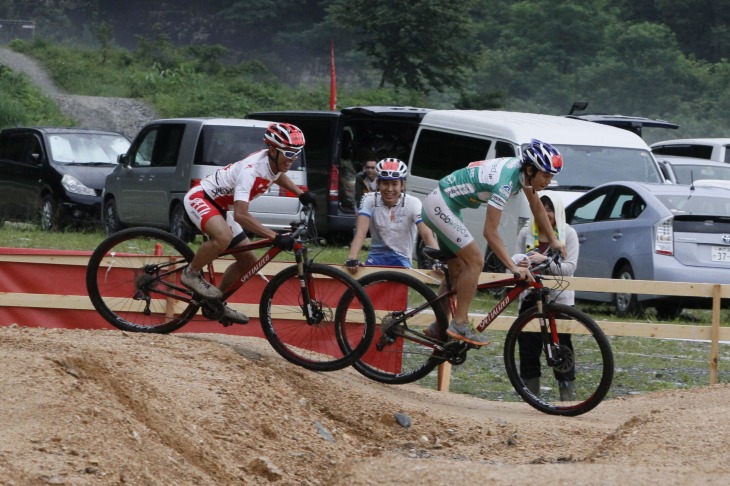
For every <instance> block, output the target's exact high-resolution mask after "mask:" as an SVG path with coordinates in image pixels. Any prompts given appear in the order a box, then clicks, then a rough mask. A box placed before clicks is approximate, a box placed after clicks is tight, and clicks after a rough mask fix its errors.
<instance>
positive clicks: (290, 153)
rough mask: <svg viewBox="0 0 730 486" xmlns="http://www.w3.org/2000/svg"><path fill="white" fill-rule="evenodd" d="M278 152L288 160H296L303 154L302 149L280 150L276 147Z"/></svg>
mask: <svg viewBox="0 0 730 486" xmlns="http://www.w3.org/2000/svg"><path fill="white" fill-rule="evenodd" d="M274 148H275V149H276V150H278V151H279V152H280V153H281V155H283V156H284V157H286V158H287V159H296V158H297V157H299V154H300V153H302V149H299V150H284V149H280V148H279V147H274Z"/></svg>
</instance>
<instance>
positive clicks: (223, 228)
mask: <svg viewBox="0 0 730 486" xmlns="http://www.w3.org/2000/svg"><path fill="white" fill-rule="evenodd" d="M183 205H184V206H185V211H186V212H187V213H188V216H189V217H190V220H191V221H192V222H193V224H195V226H196V227H197V228H198V229H199V230H200V231H201V232H203V233H205V234H207V235H208V237H209V238H208V239H207V240H206V241H204V242H203V244H202V245H200V248H199V249H198V251H197V252H196V253H195V256H194V257H193V260H192V261H191V262H190V265H189V266H188V268H187V270H186V271H185V272H183V275H182V280H181V281H182V283H183V285H185V286H186V287H188V288H190V289H192V290H193V291H195V292H197V293H198V294H200V295H202V296H203V297H206V298H208V299H220V298H221V297H222V292H220V290H218V289H217V288H215V287H213V286H212V285H211V284H209V283H208V282H207V281H206V280H205V279H204V278H203V276H202V273H201V271H202V269H203V267H205V266H206V265H208V264H210V263H211V262H212V261H213V260H215V259H216V258H217V257H218V255H219V254H220V252H221V251H223V250H224V249H225V248H227V247H228V245H229V244H230V241H231V238H233V235H232V233H231V229H230V228H229V227H228V225H227V224H226V220H225V218H224V217H223V216H222V215H221V212H220V211H219V210H218V208H216V207H214V206H213V205H212V204H211V203H210V202H209V201H208V200H207V199H205V197H204V194H203V190H202V188H201V189H200V190H199V191H191V192H188V193H187V194H186V195H185V197H184V198H183Z"/></svg>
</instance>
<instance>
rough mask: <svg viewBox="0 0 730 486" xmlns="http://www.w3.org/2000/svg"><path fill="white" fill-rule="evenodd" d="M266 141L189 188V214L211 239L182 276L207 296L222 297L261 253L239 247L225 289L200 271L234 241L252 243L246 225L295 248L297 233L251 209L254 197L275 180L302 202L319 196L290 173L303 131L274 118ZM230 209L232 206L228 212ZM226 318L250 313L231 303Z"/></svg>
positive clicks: (239, 320)
mask: <svg viewBox="0 0 730 486" xmlns="http://www.w3.org/2000/svg"><path fill="white" fill-rule="evenodd" d="M264 144H265V145H266V149H264V150H261V151H259V152H255V153H253V154H251V155H249V156H248V157H246V158H245V159H243V160H239V161H238V162H234V163H232V164H229V165H227V166H225V167H222V168H220V169H218V170H216V171H215V172H214V173H212V174H210V175H208V176H206V177H204V178H203V179H202V180H201V181H200V184H199V185H196V186H194V187H193V188H191V189H190V190H189V191H188V193H187V194H186V195H185V198H184V200H183V202H184V204H185V210H186V211H187V213H188V216H190V219H191V220H192V222H193V223H194V224H195V226H197V227H198V229H200V231H202V232H204V233H206V234H207V235H208V236H209V239H208V240H206V241H205V242H204V243H203V244H202V245H200V248H199V249H198V251H197V252H196V253H195V257H193V260H192V261H191V262H190V265H189V266H188V268H187V269H185V271H183V273H182V276H181V279H180V281H181V282H182V284H183V285H185V286H186V287H188V288H190V289H191V290H193V291H195V292H196V293H197V294H199V295H201V296H203V297H205V298H208V299H221V298H222V297H223V292H225V291H226V290H227V289H228V288H230V287H231V286H232V285H233V284H234V283H235V282H236V281H237V280H240V279H241V277H243V275H244V274H245V273H246V272H247V271H248V269H249V268H251V267H252V266H253V265H254V263H256V260H257V257H256V255H255V254H254V252H253V251H245V252H240V253H236V254H235V258H236V261H235V262H234V263H233V264H232V265H229V266H228V268H227V269H226V271H225V272H224V273H223V278H221V282H220V289H219V288H216V287H214V286H213V285H211V284H210V282H208V281H206V280H205V279H204V278H203V276H202V274H201V269H202V268H203V267H205V266H206V265H208V264H209V263H210V262H212V261H213V260H215V259H216V258H217V257H218V255H219V254H220V253H221V252H222V251H223V250H225V249H226V248H228V247H229V246H230V245H235V246H240V245H246V244H249V243H250V240H249V239H248V235H247V234H246V232H247V231H248V232H250V233H254V234H257V235H259V236H262V237H264V238H272V239H273V240H274V245H275V246H278V247H279V248H281V249H283V250H291V249H292V247H293V246H294V239H293V238H292V237H291V236H290V235H287V234H277V233H276V232H275V231H273V230H271V229H269V228H267V227H265V226H264V225H262V224H261V223H260V222H259V221H258V220H257V219H256V218H254V217H253V216H252V215H251V213H249V210H248V208H249V203H250V202H251V201H253V200H254V199H255V198H256V197H258V196H260V195H261V194H263V193H265V192H266V190H267V189H268V188H269V187H270V186H271V184H273V183H276V184H278V185H279V186H281V187H283V188H284V189H286V190H287V191H290V192H293V193H294V194H296V195H297V196H298V197H299V200H300V201H301V202H302V204H312V205H313V204H314V197H313V196H312V195H311V194H310V193H309V192H303V191H302V190H301V189H300V188H299V187H298V186H297V185H296V184H294V182H292V180H291V179H289V177H287V175H286V172H287V171H288V170H289V169H290V168H291V166H292V163H293V162H294V160H295V159H296V158H297V157H298V156H299V154H300V152H301V151H302V149H303V148H304V134H303V133H302V131H301V130H300V129H299V128H298V127H296V126H294V125H291V124H289V123H272V124H270V125H269V126H268V128H267V129H266V132H265V133H264ZM230 209H232V212H231V214H230V215H229V214H228V211H229V210H230ZM230 216H232V221H231V220H230ZM244 229H245V231H244ZM221 320H222V321H223V320H225V321H228V322H235V323H239V324H245V323H247V322H248V317H247V316H246V315H245V314H242V313H241V312H238V311H236V310H234V309H232V308H230V307H228V306H226V307H225V311H224V313H223V318H222V319H221Z"/></svg>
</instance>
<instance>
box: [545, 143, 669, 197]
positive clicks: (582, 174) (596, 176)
mask: <svg viewBox="0 0 730 486" xmlns="http://www.w3.org/2000/svg"><path fill="white" fill-rule="evenodd" d="M555 147H556V148H557V149H558V150H559V151H560V153H561V154H562V155H563V160H564V164H565V165H564V166H563V170H562V171H561V172H560V174H557V175H556V176H555V177H554V178H553V185H557V186H558V187H557V188H558V189H560V188H562V189H565V190H569V189H583V190H587V189H591V188H593V187H596V186H599V185H601V184H603V183H605V182H613V181H618V180H629V181H636V182H656V183H661V182H664V181H663V180H662V176H661V173H660V171H659V170H658V169H657V167H656V165H655V163H654V160H653V159H652V158H651V155H650V154H649V151H648V150H641V149H627V148H617V147H596V146H590V145H556V146H555ZM551 187H552V186H551Z"/></svg>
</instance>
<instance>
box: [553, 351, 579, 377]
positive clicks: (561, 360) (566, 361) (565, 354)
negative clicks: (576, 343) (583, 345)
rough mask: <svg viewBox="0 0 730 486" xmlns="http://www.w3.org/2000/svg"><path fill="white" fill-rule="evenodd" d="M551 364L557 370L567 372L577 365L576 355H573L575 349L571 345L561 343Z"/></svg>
mask: <svg viewBox="0 0 730 486" xmlns="http://www.w3.org/2000/svg"><path fill="white" fill-rule="evenodd" d="M551 366H552V368H553V369H554V370H555V371H559V372H561V373H567V372H569V371H570V370H572V369H573V367H574V366H575V356H574V355H573V351H572V350H571V349H570V348H569V347H567V346H563V345H562V344H561V345H560V346H559V347H558V348H557V350H556V351H555V357H554V359H553V362H552V363H551Z"/></svg>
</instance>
